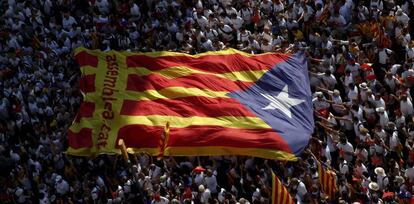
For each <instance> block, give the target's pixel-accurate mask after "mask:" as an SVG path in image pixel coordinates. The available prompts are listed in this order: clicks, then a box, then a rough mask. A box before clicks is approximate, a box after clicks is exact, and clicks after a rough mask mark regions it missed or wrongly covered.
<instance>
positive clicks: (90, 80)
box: [79, 74, 96, 93]
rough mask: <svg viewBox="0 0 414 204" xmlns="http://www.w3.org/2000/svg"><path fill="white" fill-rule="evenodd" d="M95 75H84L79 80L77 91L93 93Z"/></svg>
mask: <svg viewBox="0 0 414 204" xmlns="http://www.w3.org/2000/svg"><path fill="white" fill-rule="evenodd" d="M95 78H96V75H95V74H91V75H84V76H82V77H81V78H80V80H79V89H80V90H81V91H82V92H83V93H89V92H95Z"/></svg>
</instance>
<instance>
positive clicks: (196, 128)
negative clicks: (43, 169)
mask: <svg viewBox="0 0 414 204" xmlns="http://www.w3.org/2000/svg"><path fill="white" fill-rule="evenodd" d="M75 58H76V60H77V62H78V63H79V65H80V69H81V72H82V75H81V79H80V89H81V91H82V93H83V94H84V101H83V103H82V104H81V106H80V110H79V112H78V114H77V116H76V118H75V121H74V122H73V124H72V126H71V127H70V128H69V131H68V141H69V149H68V151H67V153H68V154H71V155H79V156H88V155H96V154H102V153H119V150H118V148H117V144H118V141H119V140H120V139H123V140H124V142H125V145H126V147H127V150H128V151H129V152H130V153H137V152H147V153H150V154H152V155H159V154H160V151H162V152H161V154H162V155H164V156H196V155H200V156H201V155H250V156H257V157H263V158H271V159H281V160H295V159H296V157H295V155H297V154H299V153H300V152H301V150H303V149H304V148H305V147H306V145H307V144H308V141H309V137H310V135H311V133H312V132H313V127H314V123H313V114H312V105H311V91H310V87H309V79H308V69H307V62H306V59H305V56H304V54H303V53H296V54H281V53H266V54H259V55H251V54H247V53H244V52H241V51H237V50H234V49H228V50H225V51H219V52H207V53H202V54H198V55H188V54H183V53H174V52H151V53H130V52H115V51H109V52H102V51H98V50H88V49H84V48H79V49H77V50H76V51H75ZM167 123H169V128H168V129H169V131H168V134H164V129H165V126H166V124H167ZM164 135H168V137H165V136H164ZM160 141H162V142H160ZM161 146H162V147H161Z"/></svg>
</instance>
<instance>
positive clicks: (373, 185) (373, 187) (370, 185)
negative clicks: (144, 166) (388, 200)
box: [368, 182, 379, 191]
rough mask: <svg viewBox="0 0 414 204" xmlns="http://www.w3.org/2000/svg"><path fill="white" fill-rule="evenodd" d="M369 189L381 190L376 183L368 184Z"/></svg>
mask: <svg viewBox="0 0 414 204" xmlns="http://www.w3.org/2000/svg"><path fill="white" fill-rule="evenodd" d="M368 187H369V189H371V190H373V191H378V190H379V186H378V184H377V183H376V182H371V183H369V184H368Z"/></svg>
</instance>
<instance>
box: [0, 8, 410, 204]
mask: <svg viewBox="0 0 414 204" xmlns="http://www.w3.org/2000/svg"><path fill="white" fill-rule="evenodd" d="M0 15H1V18H0V42H1V43H0V87H1V91H0V203H42V204H45V203H153V204H161V203H173V204H179V203H185V204H187V203H189V204H190V203H240V204H247V203H269V201H270V197H271V176H270V172H271V170H273V171H275V172H277V175H278V177H279V178H281V180H282V181H283V183H285V184H286V185H287V188H288V189H289V191H290V192H291V194H292V196H293V197H294V198H295V200H296V201H297V202H298V203H409V202H410V200H411V197H412V194H413V192H414V187H413V184H414V151H413V148H414V121H413V111H414V110H413V104H412V96H413V92H414V89H411V87H412V85H413V84H414V69H413V68H414V64H413V60H414V43H413V41H412V39H411V35H412V34H414V25H413V22H414V21H412V20H411V19H412V18H413V17H414V4H413V1H412V0H371V1H361V0H272V1H270V0H135V1H132V0H119V1H115V0H89V1H86V0H56V1H54V0H4V1H1V2H0ZM375 25H377V27H376V29H375ZM79 46H84V47H87V48H91V49H102V50H110V49H114V50H128V51H158V50H170V51H179V52H187V53H199V52H204V51H212V50H222V49H226V48H228V47H233V48H237V49H240V50H243V51H246V52H251V53H262V52H268V51H280V52H294V51H296V50H298V49H300V50H304V51H305V52H306V53H307V55H308V59H309V67H310V68H309V69H310V72H309V77H310V81H311V88H312V91H313V93H314V100H313V104H314V110H315V123H316V127H315V133H314V135H313V136H312V139H311V142H310V145H309V148H308V149H307V150H305V151H304V152H303V154H302V155H301V156H300V158H299V160H298V161H297V162H280V161H271V160H264V159H258V158H251V157H235V156H223V157H200V158H197V157H186V158H181V157H177V158H164V159H162V160H156V159H154V158H152V157H151V156H149V155H146V154H139V155H131V163H130V164H128V163H126V162H125V161H124V160H123V159H122V157H121V156H105V155H101V156H98V157H96V158H76V157H69V156H67V155H65V154H64V151H65V149H66V148H67V142H66V141H67V139H66V131H67V128H68V126H69V125H70V124H71V122H72V120H73V118H74V116H75V114H76V112H77V110H78V108H79V104H80V102H81V100H82V96H81V94H80V92H79V87H78V79H79V68H78V66H77V64H76V63H75V62H74V60H73V55H72V51H73V49H74V48H76V47H79ZM313 155H314V156H315V157H317V158H318V159H320V160H321V161H323V162H324V163H325V164H326V165H327V166H330V167H331V168H332V169H334V171H336V174H337V177H338V194H337V196H336V198H335V199H334V200H333V201H329V200H330V198H328V197H327V196H326V195H325V194H324V193H323V192H321V188H320V185H319V182H318V177H319V175H318V171H317V165H316V161H315V157H314V156H313ZM331 200H332V199H331Z"/></svg>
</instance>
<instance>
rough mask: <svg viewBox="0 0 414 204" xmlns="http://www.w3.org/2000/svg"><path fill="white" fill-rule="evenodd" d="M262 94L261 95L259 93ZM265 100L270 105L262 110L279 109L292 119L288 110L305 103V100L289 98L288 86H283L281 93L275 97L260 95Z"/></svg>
mask: <svg viewBox="0 0 414 204" xmlns="http://www.w3.org/2000/svg"><path fill="white" fill-rule="evenodd" d="M261 94H262V93H261ZM262 96H263V97H265V98H266V99H267V100H269V101H270V104H269V105H267V106H266V107H264V108H262V109H263V110H274V109H279V110H280V111H282V112H283V113H284V114H285V115H287V116H288V117H289V118H292V112H291V111H290V108H291V107H292V106H296V105H298V104H301V103H303V102H305V100H302V99H297V98H289V90H288V86H287V85H285V87H283V89H282V91H281V92H280V93H279V94H278V95H277V96H271V95H270V94H262Z"/></svg>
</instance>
